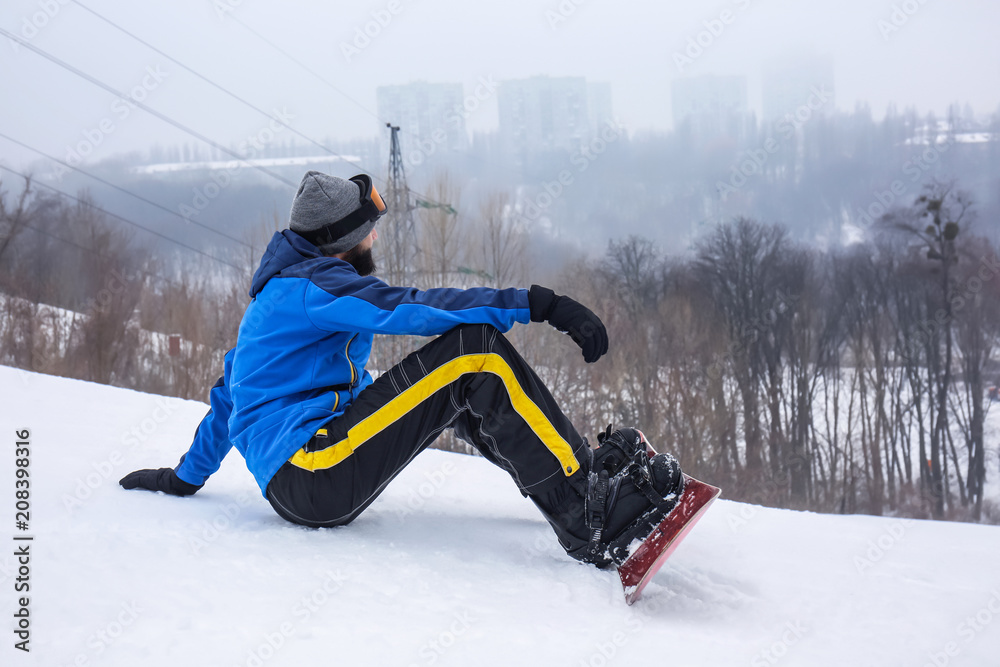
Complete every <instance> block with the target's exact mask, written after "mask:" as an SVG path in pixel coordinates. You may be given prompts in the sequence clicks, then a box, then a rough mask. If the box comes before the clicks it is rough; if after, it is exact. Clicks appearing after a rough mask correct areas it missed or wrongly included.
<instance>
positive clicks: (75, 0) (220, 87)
mask: <svg viewBox="0 0 1000 667" xmlns="http://www.w3.org/2000/svg"><path fill="white" fill-rule="evenodd" d="M70 1H71V2H72V3H73V4H75V5H77V6H79V7H80V8H82V9H85V10H86V11H88V12H90V13H91V14H93V15H94V16H96V17H97V18H99V19H101V20H102V21H104V22H105V23H107V24H108V25H110V26H112V27H113V28H115V29H117V30H119V31H120V32H123V33H125V34H126V35H128V36H129V37H131V38H132V39H134V40H135V41H137V42H139V43H140V44H142V45H144V46H146V47H147V48H148V49H150V50H152V51H155V52H156V53H158V54H159V55H161V56H163V57H164V58H166V59H167V60H169V61H170V62H172V63H174V64H175V65H177V66H178V67H181V68H183V69H185V70H187V71H188V72H190V73H191V74H193V75H195V76H196V77H198V78H199V79H201V80H202V81H204V82H205V83H207V84H209V85H210V86H213V87H214V88H216V89H217V90H220V91H222V92H223V93H225V94H226V95H229V96H230V97H231V98H233V99H234V100H236V101H238V102H240V103H241V104H243V105H245V106H247V107H249V108H251V109H253V110H254V111H256V112H257V113H259V114H261V115H262V116H264V117H265V118H267V119H269V120H271V121H274V122H275V123H278V124H279V125H282V126H283V127H286V128H288V129H289V130H291V131H292V132H293V133H294V134H296V135H298V136H300V137H302V138H303V139H305V140H306V141H308V142H309V143H311V144H313V145H315V146H318V147H319V148H321V149H323V150H324V151H326V152H327V153H329V154H330V155H334V156H336V157H338V158H340V159H341V160H343V161H344V162H346V163H348V164H350V165H352V166H354V167H356V168H357V169H360V170H361V171H368V170H367V169H365V168H364V167H363V166H361V165H360V164H357V163H355V162H352V161H350V160H348V159H347V158H346V157H345V156H343V155H341V154H340V153H337V152H336V151H334V150H333V149H331V148H328V147H326V146H325V145H323V144H322V143H320V142H319V141H316V140H315V139H313V138H311V137H309V136H307V135H306V134H303V133H302V132H300V131H299V130H296V129H295V128H294V127H292V126H291V125H289V124H288V123H285V122H283V121H282V120H280V119H279V118H276V117H275V116H273V115H271V114H270V113H268V112H267V111H264V110H263V109H261V108H260V107H258V106H256V105H254V104H253V103H251V102H249V101H247V100H245V99H243V98H242V97H240V96H239V95H237V94H236V93H234V92H232V91H231V90H229V89H228V88H226V87H225V86H223V85H221V84H219V83H216V82H215V81H212V80H211V79H209V78H208V77H206V76H204V75H203V74H201V73H200V72H198V71H196V70H195V69H193V68H191V67H189V66H188V65H185V64H184V63H182V62H180V61H179V60H177V59H176V58H174V57H173V56H170V55H169V54H167V53H164V52H163V51H162V50H160V49H158V48H156V47H155V46H153V45H152V44H150V43H149V42H147V41H146V40H144V39H142V38H141V37H138V36H137V35H135V34H134V33H131V32H129V31H128V30H126V29H125V28H123V27H121V26H120V25H118V24H117V23H115V22H114V21H112V20H111V19H109V18H107V17H106V16H103V15H102V14H100V13H98V12H96V11H95V10H93V9H91V8H90V7H87V6H86V5H84V4H83V3H82V2H80V1H79V0H70Z"/></svg>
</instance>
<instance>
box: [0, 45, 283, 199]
mask: <svg viewBox="0 0 1000 667" xmlns="http://www.w3.org/2000/svg"><path fill="white" fill-rule="evenodd" d="M0 35H3V36H4V37H6V38H7V39H10V40H12V41H14V42H17V43H18V44H20V45H21V46H23V47H25V48H26V49H28V50H30V51H33V52H35V53H37V54H38V55H40V56H42V57H43V58H45V59H47V60H50V61H51V62H53V63H55V64H56V65H59V66H60V67H62V68H63V69H65V70H67V71H69V72H72V73H73V74H76V75H77V76H79V77H81V78H83V79H85V80H87V81H89V82H90V83H92V84H94V85H95V86H97V87H99V88H103V89H104V90H106V91H108V92H109V93H111V94H112V95H115V96H116V97H120V98H122V99H127V100H128V101H129V104H134V105H135V106H137V107H139V108H140V109H142V110H143V111H146V112H147V113H150V114H152V115H154V116H156V117H157V118H159V119H160V120H162V121H164V122H166V123H169V124H170V125H172V126H174V127H176V128H177V129H179V130H181V131H183V132H186V133H187V134H189V135H191V136H192V137H194V138H196V139H200V140H201V141H204V142H205V143H206V144H208V145H209V146H212V147H213V148H215V149H216V150H219V151H222V152H223V153H225V154H226V155H231V156H232V157H234V158H236V159H237V160H240V161H241V162H245V163H246V164H247V165H248V166H251V167H253V168H254V169H257V170H258V171H260V172H263V173H265V174H267V175H268V176H270V177H271V178H273V179H275V180H278V181H281V182H282V183H284V184H285V185H288V186H290V187H292V188H297V187H298V184H296V183H292V182H291V181H289V180H288V179H286V178H284V177H282V176H280V175H279V174H276V173H274V172H273V171H271V170H269V169H265V168H264V167H262V166H261V165H257V164H254V163H253V162H252V161H251V160H250V159H249V158H248V157H246V156H244V155H240V154H239V153H237V152H236V151H232V150H230V149H228V148H226V147H225V146H223V145H222V144H219V143H217V142H215V141H212V140H211V139H209V138H208V137H206V136H205V135H203V134H200V133H198V132H196V131H195V130H192V129H191V128H189V127H187V126H186V125H184V124H183V123H180V122H178V121H176V120H174V119H173V118H171V117H170V116H167V115H166V114H162V113H160V112H159V111H157V110H156V109H153V108H152V107H150V106H149V105H148V104H143V103H142V102H140V101H138V100H135V99H132V98H131V97H129V96H128V95H125V94H124V93H122V92H120V91H118V90H116V89H115V88H113V87H112V86H109V85H108V84H106V83H104V82H103V81H100V80H99V79H97V78H95V77H93V76H91V75H89V74H87V73H86V72H83V71H81V70H79V69H77V68H76V67H73V66H72V65H70V64H69V63H67V62H66V61H64V60H60V59H59V58H57V57H55V56H53V55H52V54H50V53H48V52H46V51H43V50H42V49H40V48H38V47H37V46H35V45H34V44H31V43H30V42H28V41H27V40H24V39H21V38H20V37H18V36H16V35H14V34H12V33H10V32H8V31H6V30H4V29H3V28H0Z"/></svg>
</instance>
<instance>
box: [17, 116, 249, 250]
mask: <svg viewBox="0 0 1000 667" xmlns="http://www.w3.org/2000/svg"><path fill="white" fill-rule="evenodd" d="M0 137H3V138H4V139H6V140H7V141H10V142H13V143H15V144H17V145H18V146H23V147H24V148H27V149H28V150H30V151H34V152H35V153H38V154H39V155H41V156H42V157H46V158H48V159H50V160H52V161H53V162H58V163H59V164H61V165H63V166H65V167H68V168H70V169H73V170H74V171H78V172H80V173H81V174H83V175H84V176H88V177H90V178H92V179H94V180H95V181H97V182H99V183H103V184H104V185H107V186H108V187H110V188H114V189H115V190H118V191H119V192H123V193H125V194H127V195H129V196H130V197H135V198H136V199H138V200H139V201H141V202H145V203H147V204H149V205H150V206H155V207H156V208H158V209H160V210H161V211H165V212H167V213H169V214H170V215H172V216H174V217H177V218H180V219H181V220H183V221H184V222H185V223H190V224H192V225H196V226H198V227H201V228H202V229H207V230H208V231H210V232H212V233H214V234H218V235H219V236H222V237H224V238H227V239H229V240H231V241H234V242H236V243H239V244H240V245H243V246H246V247H247V248H249V247H251V246H250V244H249V243H247V242H246V241H243V240H242V239H238V238H236V237H235V236H230V235H229V234H226V233H225V232H222V231H219V230H217V229H215V228H213V227H209V226H208V225H205V224H203V223H200V222H198V221H197V220H192V219H190V218H186V217H184V216H183V215H181V214H180V213H178V212H177V211H174V210H172V209H169V208H167V207H166V206H163V205H161V204H157V203H156V202H155V201H152V200H150V199H146V198H145V197H143V196H141V195H137V194H135V193H134V192H130V191H129V190H126V189H125V188H123V187H121V186H118V185H115V184H114V183H112V182H110V181H107V180H105V179H103V178H101V177H100V176H95V175H94V174H91V173H90V172H88V171H84V170H83V169H80V168H79V167H74V166H73V165H71V164H69V163H68V162H64V161H63V160H60V159H59V158H57V157H54V156H52V155H49V154H48V153H45V152H42V151H40V150H38V149H37V148H34V147H33V146H29V145H28V144H26V143H24V142H22V141H18V140H17V139H14V138H13V137H9V136H7V135H6V134H4V133H3V132H0Z"/></svg>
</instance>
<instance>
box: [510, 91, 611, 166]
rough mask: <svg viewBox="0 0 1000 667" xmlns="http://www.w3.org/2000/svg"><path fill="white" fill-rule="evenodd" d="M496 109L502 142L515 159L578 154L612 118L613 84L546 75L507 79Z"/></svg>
mask: <svg viewBox="0 0 1000 667" xmlns="http://www.w3.org/2000/svg"><path fill="white" fill-rule="evenodd" d="M497 108H498V113H499V118H498V120H499V130H498V134H499V138H500V144H501V146H502V147H503V149H504V151H505V152H507V153H508V154H510V155H512V156H514V157H515V160H517V159H518V158H523V157H526V156H528V155H530V154H532V153H538V152H547V151H567V152H574V151H578V150H580V148H581V147H582V146H583V145H584V144H585V143H586V142H587V141H589V140H590V138H591V137H592V136H593V134H594V132H595V131H596V130H598V129H599V128H600V127H601V125H602V124H603V123H607V122H610V121H611V120H612V112H611V84H609V83H590V84H588V83H587V80H586V79H584V78H583V77H548V76H536V77H531V78H529V79H518V80H511V81H503V82H501V83H500V88H499V90H498V91H497Z"/></svg>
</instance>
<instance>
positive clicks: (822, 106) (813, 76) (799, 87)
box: [761, 54, 836, 122]
mask: <svg viewBox="0 0 1000 667" xmlns="http://www.w3.org/2000/svg"><path fill="white" fill-rule="evenodd" d="M835 92H836V90H835V88H834V81H833V59H832V58H830V57H827V56H810V55H802V54H797V55H794V56H789V57H784V58H778V59H774V60H771V61H770V62H768V63H766V64H765V66H764V71H763V77H762V81H761V97H762V106H763V114H764V116H763V120H764V121H765V122H773V121H775V120H780V119H784V118H785V117H786V116H787V115H788V114H791V115H792V116H794V115H795V114H796V112H797V111H800V110H801V109H802V108H803V107H805V108H811V113H813V114H815V113H820V114H824V113H829V112H832V111H833V109H834V101H835V99H834V93H835ZM803 113H804V112H803Z"/></svg>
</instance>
